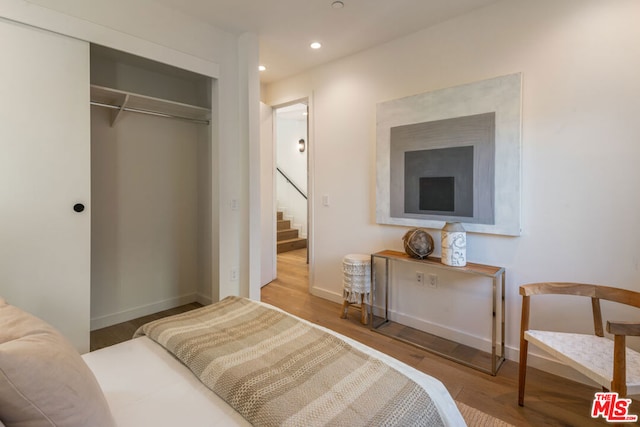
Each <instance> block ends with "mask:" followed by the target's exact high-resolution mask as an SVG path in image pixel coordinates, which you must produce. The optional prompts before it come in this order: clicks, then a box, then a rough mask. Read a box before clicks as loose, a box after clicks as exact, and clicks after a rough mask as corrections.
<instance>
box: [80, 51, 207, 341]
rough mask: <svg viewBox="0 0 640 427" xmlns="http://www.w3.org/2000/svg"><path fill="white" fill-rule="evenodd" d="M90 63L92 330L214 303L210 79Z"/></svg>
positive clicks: (137, 63)
mask: <svg viewBox="0 0 640 427" xmlns="http://www.w3.org/2000/svg"><path fill="white" fill-rule="evenodd" d="M90 58H91V61H90V97H91V199H92V200H91V206H92V210H91V329H92V330H93V329H98V328H102V327H105V326H109V325H111V324H115V323H119V322H122V321H126V320H130V319H132V318H135V317H139V316H142V315H146V314H149V313H153V312H157V311H160V310H164V309H167V308H171V307H175V306H177V305H181V304H186V303H189V302H193V301H200V302H203V303H206V302H209V301H210V300H211V200H212V198H211V143H210V141H211V125H210V119H211V99H210V95H211V81H210V80H211V79H210V78H208V77H206V76H201V75H198V74H195V73H192V72H188V71H185V70H180V69H177V68H174V67H171V66H168V65H164V64H160V63H157V62H153V61H150V60H147V59H144V58H140V57H136V56H133V55H130V54H126V53H123V52H118V51H115V50H112V49H107V48H104V47H100V46H96V45H91V47H90Z"/></svg>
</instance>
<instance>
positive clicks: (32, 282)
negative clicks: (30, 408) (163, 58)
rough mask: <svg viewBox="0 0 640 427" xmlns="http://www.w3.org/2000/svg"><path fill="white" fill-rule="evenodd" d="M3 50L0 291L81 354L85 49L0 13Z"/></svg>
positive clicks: (84, 324)
mask: <svg viewBox="0 0 640 427" xmlns="http://www.w3.org/2000/svg"><path fill="white" fill-rule="evenodd" d="M0 58H1V59H0V63H1V65H0V100H2V102H0V296H1V297H3V298H4V299H6V300H7V302H9V303H11V304H13V305H16V306H19V307H21V308H23V309H25V310H27V311H29V312H31V313H34V314H35V315H37V316H39V317H41V318H43V319H45V320H47V321H49V322H50V323H52V324H53V325H54V326H56V327H57V328H58V329H59V330H61V331H62V333H63V334H65V335H66V336H67V338H69V339H70V340H71V341H72V343H73V344H74V345H75V346H76V348H78V350H80V351H81V352H84V351H87V350H88V349H89V306H90V300H89V292H90V283H89V280H90V253H89V251H90V213H89V212H90V209H89V208H90V152H89V150H90V148H89V147H90V145H89V144H90V116H89V47H88V44H87V43H85V42H81V41H78V40H75V39H71V38H68V37H64V36H61V35H58V34H54V33H50V32H46V31H41V30H38V29H34V28H32V27H28V26H23V25H19V24H16V23H13V22H10V21H5V20H0ZM81 205H84V207H85V208H84V210H83V211H82V212H76V210H81V209H82V207H81ZM74 208H75V210H74Z"/></svg>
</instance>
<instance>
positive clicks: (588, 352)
mask: <svg viewBox="0 0 640 427" xmlns="http://www.w3.org/2000/svg"><path fill="white" fill-rule="evenodd" d="M524 336H525V339H526V340H527V341H529V342H530V343H531V344H534V345H535V346H537V347H540V348H541V349H543V350H545V351H547V352H548V353H550V354H551V355H553V356H554V357H556V358H557V359H558V360H560V361H562V362H564V363H566V364H567V365H569V366H571V367H572V368H574V369H576V370H577V371H579V372H580V373H582V374H584V375H585V376H587V377H588V378H590V379H592V380H593V381H595V382H597V383H598V384H600V385H601V386H603V387H605V388H607V389H609V388H610V387H611V381H612V379H613V340H611V339H608V338H602V337H598V336H596V335H587V334H574V333H566V332H551V331H537V330H528V331H526V332H525V333H524ZM626 358H627V360H626V366H627V394H638V393H640V353H638V352H636V351H634V350H632V349H630V348H628V347H627V351H626Z"/></svg>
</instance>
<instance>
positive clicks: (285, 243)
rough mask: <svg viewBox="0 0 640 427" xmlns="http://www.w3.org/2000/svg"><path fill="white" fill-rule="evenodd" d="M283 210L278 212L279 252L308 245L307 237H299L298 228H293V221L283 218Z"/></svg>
mask: <svg viewBox="0 0 640 427" xmlns="http://www.w3.org/2000/svg"><path fill="white" fill-rule="evenodd" d="M282 218H283V217H282V212H278V242H277V248H278V249H277V253H279V254H280V253H282V252H289V251H293V250H296V249H302V248H306V247H307V239H306V238H304V237H298V230H297V229H295V228H291V221H290V220H288V219H282Z"/></svg>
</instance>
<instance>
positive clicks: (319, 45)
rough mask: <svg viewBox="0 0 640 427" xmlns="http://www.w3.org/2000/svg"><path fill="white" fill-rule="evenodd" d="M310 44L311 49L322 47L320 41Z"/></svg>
mask: <svg viewBox="0 0 640 427" xmlns="http://www.w3.org/2000/svg"><path fill="white" fill-rule="evenodd" d="M309 46H311V49H320V48H321V47H322V45H321V44H320V42H313V43H311V44H310V45H309Z"/></svg>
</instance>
